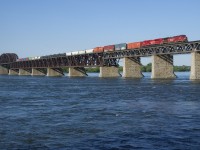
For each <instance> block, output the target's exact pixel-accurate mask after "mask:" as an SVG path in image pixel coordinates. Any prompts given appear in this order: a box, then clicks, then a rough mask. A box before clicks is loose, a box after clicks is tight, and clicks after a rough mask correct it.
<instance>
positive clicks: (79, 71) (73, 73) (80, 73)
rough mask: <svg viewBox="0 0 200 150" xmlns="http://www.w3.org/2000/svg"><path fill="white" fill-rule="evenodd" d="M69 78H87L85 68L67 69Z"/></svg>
mask: <svg viewBox="0 0 200 150" xmlns="http://www.w3.org/2000/svg"><path fill="white" fill-rule="evenodd" d="M69 76H70V77H84V76H87V73H86V71H85V68H83V67H69Z"/></svg>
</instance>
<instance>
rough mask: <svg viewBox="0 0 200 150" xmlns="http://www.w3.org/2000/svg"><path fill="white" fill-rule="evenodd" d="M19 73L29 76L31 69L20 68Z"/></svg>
mask: <svg viewBox="0 0 200 150" xmlns="http://www.w3.org/2000/svg"><path fill="white" fill-rule="evenodd" d="M19 75H20V76H29V75H31V70H30V69H27V70H24V69H19Z"/></svg>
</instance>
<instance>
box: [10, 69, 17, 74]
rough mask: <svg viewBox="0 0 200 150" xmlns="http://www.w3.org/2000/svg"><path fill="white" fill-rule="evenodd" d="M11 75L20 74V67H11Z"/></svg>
mask: <svg viewBox="0 0 200 150" xmlns="http://www.w3.org/2000/svg"><path fill="white" fill-rule="evenodd" d="M8 74H9V75H19V69H17V70H16V69H9V73H8Z"/></svg>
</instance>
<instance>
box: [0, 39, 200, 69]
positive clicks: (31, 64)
mask: <svg viewBox="0 0 200 150" xmlns="http://www.w3.org/2000/svg"><path fill="white" fill-rule="evenodd" d="M194 51H197V52H198V51H199V52H200V41H192V42H184V43H173V44H163V45H156V46H148V47H143V48H139V49H131V50H120V51H112V52H104V53H92V54H82V55H72V56H66V57H51V58H46V59H37V60H28V61H18V62H14V61H16V60H15V59H16V58H17V55H16V54H15V55H16V56H15V57H14V55H13V57H14V58H13V59H10V60H9V59H2V58H1V61H0V65H2V66H4V67H6V68H11V69H19V68H23V69H28V68H48V67H50V68H61V67H101V66H117V65H118V64H119V60H120V59H121V58H124V57H147V56H152V55H165V54H171V55H175V54H187V53H191V52H194ZM2 56H3V58H6V56H7V55H4V54H3V55H1V57H2ZM4 56H5V57H4Z"/></svg>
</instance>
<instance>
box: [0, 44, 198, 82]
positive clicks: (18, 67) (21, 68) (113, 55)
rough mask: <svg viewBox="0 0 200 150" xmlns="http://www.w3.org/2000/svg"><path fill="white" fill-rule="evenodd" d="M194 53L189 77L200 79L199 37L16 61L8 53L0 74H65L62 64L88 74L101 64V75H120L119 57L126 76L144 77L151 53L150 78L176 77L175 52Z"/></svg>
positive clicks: (74, 73) (73, 73)
mask: <svg viewBox="0 0 200 150" xmlns="http://www.w3.org/2000/svg"><path fill="white" fill-rule="evenodd" d="M188 53H191V55H192V64H191V73H190V79H200V41H190V42H184V43H173V44H172V43H171V44H162V45H153V46H146V47H141V48H137V49H125V50H117V51H112V52H101V53H90V54H78V55H71V56H56V57H47V58H41V59H36V60H26V61H16V60H17V58H18V56H17V55H16V54H13V53H5V54H2V55H1V56H0V74H6V75H32V76H38V75H40V76H63V75H64V73H63V70H62V68H63V67H69V76H70V77H73V76H87V73H86V71H85V68H86V67H100V74H99V77H118V76H120V74H119V71H118V66H119V60H120V59H123V61H124V62H123V63H124V65H123V75H122V76H123V77H125V78H128V77H130V78H131V77H132V78H142V77H143V75H142V72H141V62H140V58H141V57H149V56H151V57H152V75H151V78H153V79H159V78H169V79H170V78H176V76H175V74H174V71H173V55H177V54H188Z"/></svg>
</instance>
